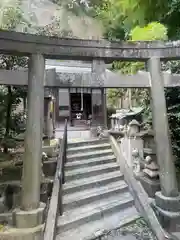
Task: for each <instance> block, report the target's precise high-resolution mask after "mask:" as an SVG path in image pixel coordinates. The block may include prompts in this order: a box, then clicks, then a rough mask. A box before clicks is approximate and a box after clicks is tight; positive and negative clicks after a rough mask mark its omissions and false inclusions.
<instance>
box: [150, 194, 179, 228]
mask: <svg viewBox="0 0 180 240" xmlns="http://www.w3.org/2000/svg"><path fill="white" fill-rule="evenodd" d="M152 206H153V208H154V210H155V212H156V215H157V217H158V218H159V220H160V222H161V224H162V227H163V228H165V229H166V230H167V231H169V232H176V231H177V229H179V227H180V226H179V222H180V195H179V196H177V197H166V196H164V195H163V194H162V193H161V192H156V194H155V200H154V201H153V202H152Z"/></svg>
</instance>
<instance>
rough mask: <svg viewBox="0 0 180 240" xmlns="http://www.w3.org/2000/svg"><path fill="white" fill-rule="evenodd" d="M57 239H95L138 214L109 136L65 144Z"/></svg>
mask: <svg viewBox="0 0 180 240" xmlns="http://www.w3.org/2000/svg"><path fill="white" fill-rule="evenodd" d="M65 181H66V182H65V184H64V185H63V212H64V213H63V216H60V217H59V218H58V223H57V237H56V240H69V239H73V240H85V239H86V240H87V239H94V238H96V237H98V236H100V235H102V233H104V232H106V231H109V230H111V229H115V228H118V227H120V226H122V225H124V224H126V223H128V222H131V221H133V220H135V219H137V218H139V214H138V212H137V210H136V208H135V206H134V200H133V197H132V195H131V194H130V192H129V189H128V186H127V184H126V182H125V181H124V179H123V175H122V174H121V172H120V169H119V165H118V164H117V163H116V159H115V156H114V154H113V152H112V149H111V146H110V144H109V142H108V140H106V139H103V140H91V141H83V142H82V141H81V142H74V143H69V144H68V151H67V163H66V165H65Z"/></svg>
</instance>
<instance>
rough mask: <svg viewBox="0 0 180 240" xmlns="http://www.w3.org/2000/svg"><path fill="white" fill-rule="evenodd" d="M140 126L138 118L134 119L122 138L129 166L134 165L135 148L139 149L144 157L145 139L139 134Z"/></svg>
mask: <svg viewBox="0 0 180 240" xmlns="http://www.w3.org/2000/svg"><path fill="white" fill-rule="evenodd" d="M139 126H140V124H139V123H138V122H137V121H136V120H132V121H131V122H130V123H129V126H128V130H127V135H126V134H125V136H124V138H123V139H122V141H121V142H122V149H123V152H124V154H125V156H126V159H127V164H128V166H129V167H133V165H134V163H133V159H134V158H133V156H132V152H133V150H135V149H137V150H138V153H139V156H140V157H141V158H143V140H142V138H141V137H140V136H139Z"/></svg>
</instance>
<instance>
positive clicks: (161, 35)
mask: <svg viewBox="0 0 180 240" xmlns="http://www.w3.org/2000/svg"><path fill="white" fill-rule="evenodd" d="M130 37H131V39H132V40H133V41H152V40H167V28H166V27H165V26H164V25H162V24H161V23H159V22H151V23H149V24H148V25H146V26H144V27H140V26H136V27H135V28H134V29H132V30H131V32H130Z"/></svg>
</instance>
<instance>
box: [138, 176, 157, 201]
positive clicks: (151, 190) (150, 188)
mask: <svg viewBox="0 0 180 240" xmlns="http://www.w3.org/2000/svg"><path fill="white" fill-rule="evenodd" d="M139 181H140V182H141V184H142V186H143V188H144V190H145V191H146V192H147V194H148V196H149V197H150V198H154V197H155V193H156V192H158V191H160V190H161V188H160V181H159V179H150V178H148V177H147V176H144V175H143V176H140V177H139Z"/></svg>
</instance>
